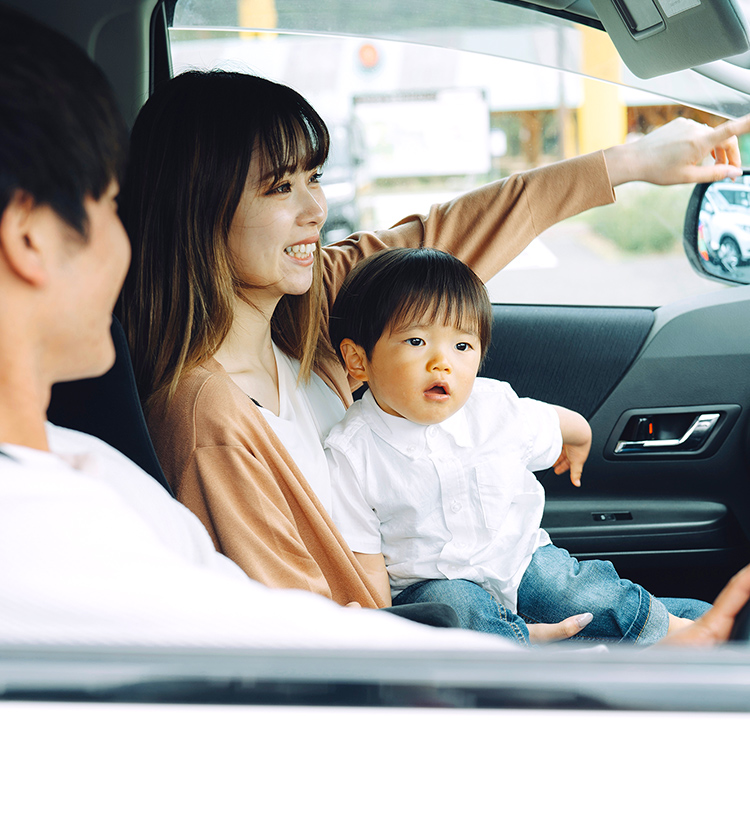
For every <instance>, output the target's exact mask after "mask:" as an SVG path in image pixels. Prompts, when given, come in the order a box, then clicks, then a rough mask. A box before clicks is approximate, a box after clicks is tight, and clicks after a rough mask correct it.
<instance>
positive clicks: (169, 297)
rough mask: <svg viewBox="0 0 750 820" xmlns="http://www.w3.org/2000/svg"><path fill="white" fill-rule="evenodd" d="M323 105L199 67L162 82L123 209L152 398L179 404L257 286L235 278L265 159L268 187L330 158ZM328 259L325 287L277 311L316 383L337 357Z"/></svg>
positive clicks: (134, 343) (131, 324)
mask: <svg viewBox="0 0 750 820" xmlns="http://www.w3.org/2000/svg"><path fill="white" fill-rule="evenodd" d="M328 147H329V136H328V129H327V128H326V126H325V123H324V122H323V120H322V119H321V118H320V116H319V115H318V113H317V112H316V111H315V109H314V108H313V107H312V106H311V105H310V104H309V103H308V102H307V100H305V98H304V97H302V96H301V95H300V94H298V93H297V92H296V91H294V90H293V89H291V88H289V87H287V86H284V85H280V84H278V83H274V82H271V81H270V80H266V79H264V78H262V77H255V76H252V75H248V74H240V73H236V72H227V71H207V72H201V71H189V72H186V73H184V74H180V75H179V76H178V77H175V78H174V79H172V80H170V81H169V82H167V83H165V84H164V85H162V86H160V87H159V88H158V89H157V90H156V92H155V93H154V94H153V96H152V97H151V99H149V101H148V102H147V103H146V104H145V105H144V107H143V108H142V109H141V112H140V113H139V115H138V118H137V120H136V122H135V125H134V127H133V132H132V135H131V146H130V160H129V164H128V172H127V176H126V178H125V181H124V183H123V188H122V193H121V196H120V214H121V217H122V220H123V223H124V224H125V227H126V229H127V230H128V233H129V235H130V240H131V244H132V246H133V261H132V263H131V269H130V274H129V275H128V278H127V280H126V282H125V287H124V288H123V292H122V296H121V298H120V304H119V308H118V309H119V312H120V314H121V318H122V322H123V325H124V327H125V330H126V332H127V335H128V341H129V342H130V345H131V349H132V351H133V360H134V365H135V370H136V378H137V380H138V385H139V388H140V391H141V395H142V396H143V397H144V398H146V399H148V400H149V403H150V405H153V404H160V403H162V402H163V401H164V402H166V401H168V400H169V399H170V398H171V396H172V395H173V394H174V391H175V389H176V387H177V383H178V381H179V380H180V378H181V376H182V375H183V374H184V373H185V372H186V371H187V370H189V369H190V368H192V367H194V366H196V365H197V364H200V363H201V362H202V361H205V360H206V359H207V358H209V357H210V356H212V355H213V354H214V353H215V352H216V350H217V349H218V348H219V346H220V345H221V343H222V342H223V341H224V339H225V338H226V335H227V333H228V332H229V329H230V328H231V325H232V320H233V318H234V304H235V298H236V297H237V296H239V297H240V298H244V299H246V301H248V302H251V301H252V299H251V294H250V295H248V286H247V285H246V284H244V283H242V282H240V281H239V279H238V278H237V276H236V275H235V267H234V262H233V259H232V257H231V253H230V252H229V244H228V240H229V231H230V228H231V225H232V219H233V217H234V214H235V211H236V210H237V207H238V205H239V203H240V199H241V197H242V194H243V191H244V189H245V184H246V181H247V177H248V171H249V168H250V163H251V159H252V157H253V156H254V155H255V154H259V156H260V160H261V178H262V179H264V182H263V185H264V186H265V185H266V184H267V185H268V187H269V189H270V188H271V187H273V185H274V184H276V183H277V182H278V181H279V180H280V179H281V178H282V177H283V176H285V175H286V174H287V173H289V172H292V171H295V170H298V169H299V170H312V169H314V168H317V167H318V166H320V165H322V164H323V163H324V162H325V160H326V158H327V156H328ZM320 265H321V263H320V261H319V255H318V254H316V262H315V266H314V273H313V286H312V288H311V289H310V291H309V292H308V293H306V294H304V295H302V296H285V297H283V298H282V299H281V301H280V302H279V305H278V306H277V308H276V311H275V312H274V316H273V320H272V323H271V330H272V334H273V338H274V341H275V342H276V344H278V346H279V347H280V348H281V349H282V350H283V351H284V352H285V353H287V354H289V355H290V356H292V357H294V358H296V359H298V360H299V361H300V363H301V366H300V376H301V378H303V379H304V378H307V377H309V374H310V372H311V370H312V368H313V367H314V366H315V365H316V364H319V363H320V362H321V361H322V360H324V359H326V358H328V359H334V358H335V357H334V354H333V351H332V349H331V347H330V345H329V343H328V341H327V335H326V334H325V332H324V331H325V326H324V322H323V319H322V316H323V309H322V305H323V302H324V291H323V278H322V268H321V267H320Z"/></svg>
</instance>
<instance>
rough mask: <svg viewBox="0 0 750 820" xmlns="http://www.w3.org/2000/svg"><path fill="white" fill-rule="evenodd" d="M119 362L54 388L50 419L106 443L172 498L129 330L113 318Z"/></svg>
mask: <svg viewBox="0 0 750 820" xmlns="http://www.w3.org/2000/svg"><path fill="white" fill-rule="evenodd" d="M112 341H113V342H114V345H115V363H114V365H113V366H112V369H111V370H109V371H108V372H107V373H105V374H104V375H103V376H99V377H98V378H95V379H81V380H79V381H75V382H65V383H61V384H56V385H55V386H54V387H53V388H52V399H51V401H50V405H49V409H48V411H47V418H48V419H49V420H50V421H51V422H52V423H53V424H57V425H59V426H60V427H70V428H72V429H73V430H80V431H81V432H83V433H89V434H90V435H92V436H96V437H97V438H100V439H102V441H106V442H107V444H110V445H111V446H112V447H114V448H115V449H117V450H119V451H120V452H121V453H124V454H125V455H126V456H127V457H128V458H129V459H131V461H134V462H135V463H136V464H137V465H138V466H139V467H141V468H142V469H144V470H145V471H146V472H147V473H148V474H149V475H151V476H152V477H153V478H155V479H156V480H157V481H158V482H159V483H160V484H161V485H162V486H163V487H165V488H166V489H167V490H168V491H169V492H170V494H172V495H174V494H173V493H172V490H171V488H170V486H169V484H168V482H167V479H166V477H165V475H164V472H163V470H162V468H161V465H160V464H159V459H158V458H157V456H156V450H155V449H154V445H153V442H152V441H151V436H150V435H149V432H148V427H147V426H146V418H145V416H144V414H143V407H142V406H141V400H140V397H139V395H138V388H137V387H136V383H135V374H134V372H133V363H132V361H131V358H130V349H129V347H128V343H127V340H126V338H125V331H124V330H123V329H122V325H121V324H120V322H119V321H118V320H117V318H116V317H114V316H113V317H112Z"/></svg>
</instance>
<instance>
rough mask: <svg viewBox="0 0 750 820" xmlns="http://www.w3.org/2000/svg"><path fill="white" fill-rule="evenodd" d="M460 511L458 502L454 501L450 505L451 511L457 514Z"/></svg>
mask: <svg viewBox="0 0 750 820" xmlns="http://www.w3.org/2000/svg"><path fill="white" fill-rule="evenodd" d="M460 509H461V502H460V501H454V502H453V503H452V504H451V510H453V512H458V511H459V510H460Z"/></svg>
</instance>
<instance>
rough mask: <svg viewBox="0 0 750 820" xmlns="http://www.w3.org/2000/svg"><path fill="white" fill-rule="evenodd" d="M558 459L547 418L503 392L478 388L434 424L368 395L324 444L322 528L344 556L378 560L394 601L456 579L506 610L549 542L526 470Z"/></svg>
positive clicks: (535, 405)
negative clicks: (344, 549)
mask: <svg viewBox="0 0 750 820" xmlns="http://www.w3.org/2000/svg"><path fill="white" fill-rule="evenodd" d="M561 449H562V435H561V433H560V422H559V418H558V416H557V413H556V412H555V410H554V409H553V408H552V407H551V406H550V405H548V404H544V403H543V402H539V401H535V400H534V399H520V398H518V396H517V395H516V394H515V393H514V392H513V390H512V388H511V387H510V385H508V384H506V383H505V382H498V381H495V380H493V379H477V380H476V383H475V385H474V389H473V391H472V394H471V396H470V398H469V400H468V401H467V403H466V404H465V405H464V407H463V408H462V409H461V410H460V411H459V412H458V413H456V414H455V415H453V416H451V417H450V418H449V419H447V420H446V421H444V422H442V423H441V424H433V425H420V424H416V423H414V422H411V421H408V420H407V419H404V418H400V417H397V416H391V415H388V414H387V413H384V412H383V411H382V410H381V409H380V407H378V405H377V403H376V402H375V400H374V398H373V397H372V394H371V393H369V392H368V393H366V394H365V396H364V397H363V398H362V400H361V401H359V402H356V403H355V404H354V405H353V406H352V407H350V408H349V410H348V411H347V414H346V416H345V418H344V420H343V421H342V422H341V423H340V424H338V425H336V427H334V428H333V430H332V431H331V433H330V435H329V436H328V439H327V440H326V453H327V456H328V464H329V467H330V470H331V482H332V485H333V519H334V521H335V522H336V524H337V526H338V527H339V529H340V530H341V533H342V535H343V536H344V538H345V540H346V541H347V543H348V544H349V546H350V547H351V548H352V549H353V550H354V551H355V552H362V553H371V554H376V553H378V552H382V553H383V555H384V556H385V561H386V565H387V567H388V573H389V575H390V579H391V588H392V589H393V591H394V593H396V592H399V591H401V590H403V589H405V588H406V587H408V586H410V585H411V584H413V583H416V582H417V581H421V580H425V579H429V578H463V579H466V580H469V581H474V582H475V583H477V584H481V586H483V587H484V588H485V589H487V590H488V591H489V592H490V593H491V594H492V595H494V596H495V598H497V600H498V601H500V602H501V603H502V604H504V605H505V606H508V607H510V608H512V609H513V610H515V607H516V597H517V592H518V585H519V583H520V581H521V577H522V576H523V573H524V572H525V570H526V568H527V567H528V565H529V562H530V561H531V556H532V555H533V553H534V551H535V550H536V549H537V547H539V546H541V545H542V544H547V543H549V536H548V535H547V533H545V532H544V530H542V529H540V526H539V525H540V522H541V519H542V513H543V511H544V490H543V488H542V485H541V484H540V483H539V482H538V481H537V480H536V478H535V477H534V475H533V473H532V470H542V469H545V468H547V467H550V466H552V464H554V462H555V461H556V459H557V457H558V456H559V455H560V451H561Z"/></svg>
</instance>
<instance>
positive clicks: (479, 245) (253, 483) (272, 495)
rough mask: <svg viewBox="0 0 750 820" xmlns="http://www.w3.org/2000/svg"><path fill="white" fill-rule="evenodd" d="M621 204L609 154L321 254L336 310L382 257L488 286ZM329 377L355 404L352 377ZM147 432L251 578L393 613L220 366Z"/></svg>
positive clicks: (200, 370) (334, 373)
mask: <svg viewBox="0 0 750 820" xmlns="http://www.w3.org/2000/svg"><path fill="white" fill-rule="evenodd" d="M612 201H614V195H613V191H612V186H611V184H610V182H609V176H608V174H607V168H606V164H605V162H604V157H603V155H602V154H601V153H596V154H589V155H587V156H585V157H580V158H577V159H574V160H568V161H566V162H562V163H556V164H555V165H550V166H547V167H545V168H540V169H537V170H535V171H530V172H527V173H524V174H518V175H514V176H512V177H510V178H509V179H506V180H501V181H499V182H494V183H491V184H489V185H486V186H484V187H482V188H479V189H478V190H476V191H473V192H471V193H469V194H465V195H463V196H460V197H457V198H456V199H454V200H452V201H451V202H448V203H445V204H442V205H436V206H433V207H432V208H431V209H430V213H429V215H428V216H427V217H423V216H410V217H407V218H406V219H403V220H401V222H399V223H398V224H397V225H395V226H394V227H393V228H391V229H389V230H387V231H378V232H376V233H358V234H354V235H353V236H352V237H349V238H348V239H345V240H343V241H342V242H338V243H336V244H335V245H329V246H327V247H325V248H323V251H322V253H323V263H324V268H325V272H326V284H327V289H328V295H329V300H330V303H332V302H333V299H334V298H335V296H336V293H337V292H338V289H339V287H340V286H341V282H342V281H343V279H344V277H345V276H346V274H347V273H348V272H349V270H351V268H352V267H353V266H354V265H355V264H356V263H357V262H358V261H359V260H360V259H362V258H364V257H366V256H369V255H370V254H372V253H375V252H376V251H378V250H381V249H383V248H387V247H416V246H420V245H424V246H429V247H436V248H441V249H443V250H446V251H449V252H450V253H453V254H454V255H455V256H458V257H459V258H461V259H462V260H463V261H464V262H466V263H467V264H468V265H469V266H470V267H471V268H473V269H474V270H475V271H476V273H477V274H479V276H481V277H482V279H484V280H485V281H486V280H487V279H489V278H490V277H492V276H493V275H494V274H495V273H496V272H497V271H499V270H500V269H501V268H503V267H504V266H505V265H506V264H507V263H508V262H509V261H510V260H511V259H513V258H514V257H515V256H516V255H517V254H518V253H519V252H520V251H521V250H523V248H525V247H526V246H527V245H528V244H529V242H530V241H531V240H532V239H534V238H535V237H536V236H538V235H539V234H540V233H541V232H542V231H543V230H545V229H546V228H548V227H549V226H550V225H553V224H554V223H556V222H558V221H560V220H562V219H565V218H566V217H569V216H572V215H574V214H576V213H580V212H581V211H584V210H586V209H587V208H592V207H595V206H597V205H603V204H606V203H609V202H612ZM330 303H329V307H330ZM320 375H321V377H322V378H324V379H325V381H326V382H327V383H328V384H329V385H330V386H331V387H332V388H333V389H334V390H335V391H336V392H337V393H338V394H339V395H340V396H341V398H342V401H343V402H344V404H346V405H348V404H349V403H350V402H351V387H350V385H349V383H348V381H347V378H346V374H345V373H344V370H343V368H341V367H336V366H330V367H327V368H326V369H325V370H324V371H323V372H321V373H320ZM149 426H150V428H151V433H152V435H153V438H154V444H155V446H156V450H157V453H158V455H159V459H160V460H161V463H162V466H163V468H164V472H165V473H166V476H167V478H168V480H169V482H170V484H171V485H172V488H173V489H174V491H175V493H176V495H177V497H178V498H179V500H180V501H182V502H183V504H185V505H186V506H188V507H189V508H190V509H191V510H192V511H193V512H194V513H195V514H196V515H197V516H198V518H200V520H201V521H202V522H203V524H204V525H205V526H206V528H207V529H208V531H209V533H210V534H211V537H212V538H213V541H214V544H215V545H216V548H217V549H218V550H219V551H220V552H223V553H224V554H226V555H227V556H229V557H230V558H231V559H232V560H234V561H236V562H237V563H238V564H239V565H240V566H241V567H242V568H243V569H244V570H245V572H247V574H248V575H249V576H250V577H251V578H255V579H256V580H258V581H261V582H262V583H264V584H266V585H268V586H271V587H293V588H297V589H306V590H311V591H313V592H317V593H319V594H321V595H324V596H326V597H328V598H332V599H333V600H334V601H336V602H337V603H339V604H346V603H349V602H350V601H357V602H358V603H360V604H361V605H362V606H366V607H374V606H382V605H383V604H384V602H383V601H382V600H381V599H380V598H379V597H378V594H377V592H376V591H375V589H374V588H373V586H372V584H371V583H370V582H369V581H368V579H367V576H366V575H365V573H364V572H363V571H362V569H361V568H360V566H359V563H358V562H357V560H356V558H355V557H354V555H353V554H352V552H351V551H350V549H349V547H348V546H347V545H346V544H345V543H344V541H343V540H342V538H341V536H340V535H339V533H338V531H337V530H336V528H335V526H334V524H333V522H332V521H331V519H330V517H329V515H328V513H327V512H326V511H325V509H324V508H323V506H322V505H321V503H320V502H319V501H318V499H317V498H316V496H315V495H314V493H313V492H312V490H311V489H310V486H309V485H308V483H307V481H306V480H305V478H304V477H303V475H302V474H301V472H300V471H299V470H298V469H297V466H296V465H295V463H294V462H293V461H292V459H291V457H290V456H289V454H288V453H287V451H286V450H285V449H284V447H283V445H282V444H281V442H280V441H279V439H278V438H277V437H276V434H275V433H274V432H273V430H272V429H271V428H270V426H269V425H268V423H267V422H266V421H265V419H264V418H263V416H262V414H261V413H260V412H259V411H258V409H257V408H256V407H255V405H254V404H253V403H252V401H250V399H248V397H247V396H246V395H245V394H244V393H243V392H242V391H241V390H240V389H239V388H238V387H237V386H236V385H235V384H234V382H233V381H232V380H231V379H230V378H229V376H228V375H227V374H226V372H225V371H224V370H223V368H222V367H221V365H219V364H218V362H216V361H215V360H213V359H212V360H209V361H208V362H206V363H205V364H204V365H202V366H201V367H197V368H195V370H193V371H191V372H190V373H189V374H187V375H186V376H185V377H184V378H183V380H182V381H181V382H180V384H179V386H178V389H177V393H176V395H175V397H174V399H173V400H172V402H171V403H170V405H169V407H168V408H167V410H166V411H165V412H164V413H163V414H156V413H152V414H151V416H150V417H149Z"/></svg>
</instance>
